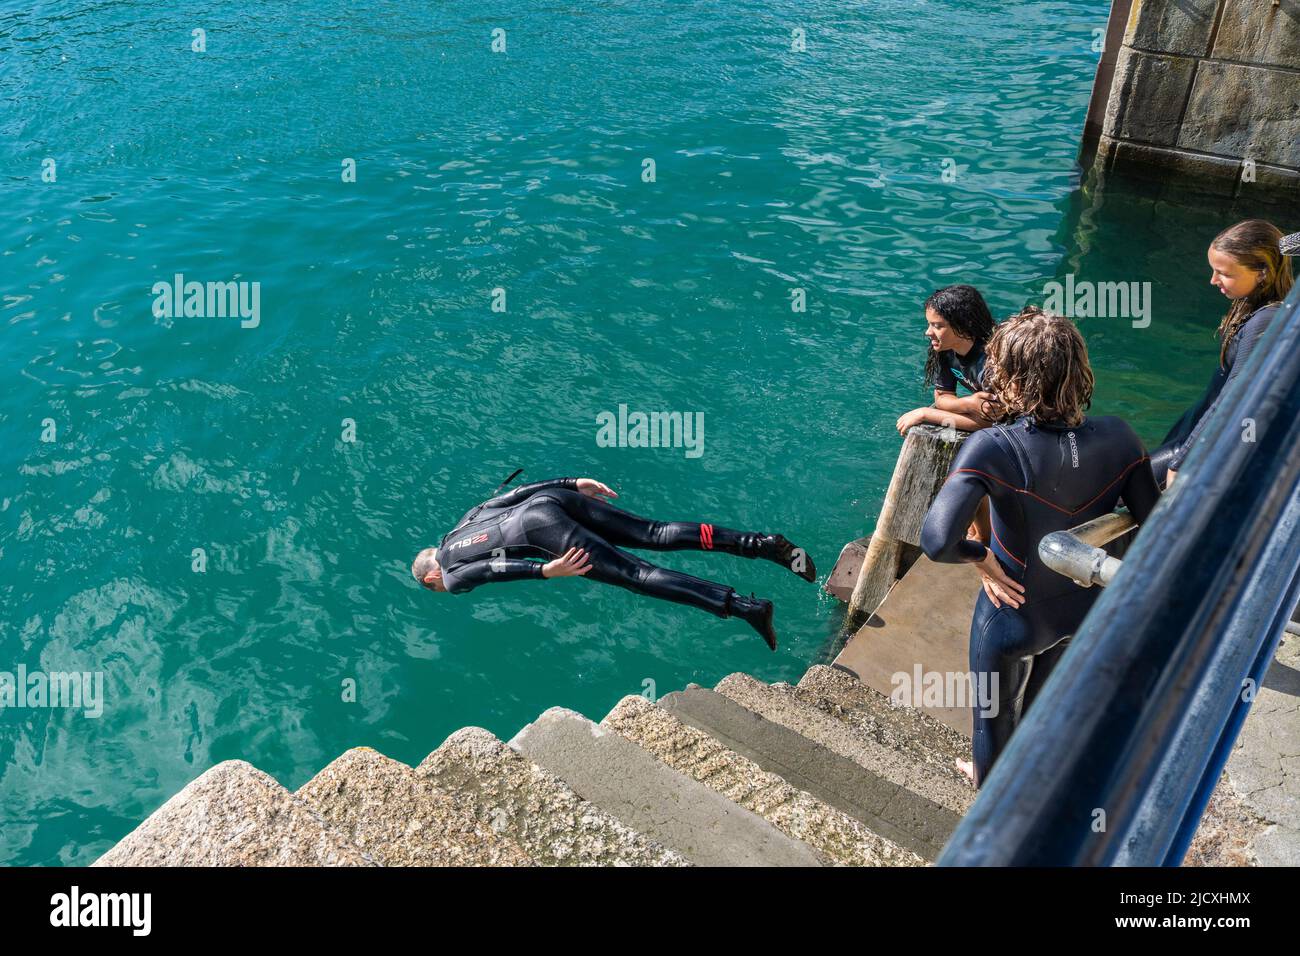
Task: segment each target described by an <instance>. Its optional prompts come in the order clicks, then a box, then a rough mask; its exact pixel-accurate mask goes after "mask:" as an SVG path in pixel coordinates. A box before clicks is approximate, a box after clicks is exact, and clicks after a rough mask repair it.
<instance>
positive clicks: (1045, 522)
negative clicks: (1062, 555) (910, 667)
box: [921, 306, 1160, 785]
mask: <svg viewBox="0 0 1300 956" xmlns="http://www.w3.org/2000/svg"><path fill="white" fill-rule="evenodd" d="M988 363H989V366H988V368H987V369H986V373H985V377H984V383H985V386H986V387H987V388H989V390H990V391H991V392H993V393H994V395H995V397H996V398H997V400H998V402H999V403H1000V411H1001V412H1002V417H1001V419H1000V421H999V422H998V423H997V424H994V425H993V426H992V427H990V428H986V429H984V430H982V431H978V432H975V433H974V434H973V435H971V436H970V437H969V438H968V439H966V441H965V443H964V444H963V445H962V448H961V450H960V451H959V452H958V454H957V458H956V460H955V461H954V462H953V466H952V471H951V472H950V473H949V475H948V480H947V481H946V482H945V484H944V486H943V488H942V489H941V490H940V492H939V495H938V497H937V498H936V499H935V501H934V504H933V505H932V506H931V508H930V511H929V513H928V514H927V515H926V518H925V525H924V527H923V528H922V530H921V547H922V549H923V550H924V551H925V553H926V555H927V556H928V557H929V558H930V559H931V560H933V561H947V562H954V563H955V562H962V561H964V562H970V563H973V564H976V565H977V566H978V567H979V570H980V574H981V576H982V577H983V591H982V592H981V593H980V595H979V596H978V598H977V600H976V603H975V614H974V617H973V619H972V620H971V633H970V668H971V671H972V672H973V673H974V675H975V676H976V678H977V680H978V679H980V678H981V677H982V675H989V677H988V678H987V680H988V682H989V683H991V682H992V678H993V677H996V678H997V688H998V699H997V701H996V705H997V707H996V713H993V714H989V713H986V712H985V711H984V709H983V708H982V707H976V708H974V709H973V717H974V733H973V735H972V749H973V751H974V767H973V777H974V780H975V783H976V785H979V784H981V783H983V781H984V780H985V778H986V777H987V776H988V773H989V770H990V769H991V768H992V766H993V762H994V761H995V760H996V759H997V756H998V754H1000V753H1001V752H1002V750H1003V749H1004V748H1005V747H1006V745H1007V742H1008V740H1010V738H1011V734H1012V732H1013V731H1014V730H1015V728H1016V725H1017V724H1018V723H1019V721H1020V717H1021V714H1022V712H1023V711H1024V710H1025V709H1026V708H1028V707H1029V706H1030V704H1031V703H1032V702H1033V700H1034V697H1035V696H1036V695H1037V693H1038V692H1039V690H1040V689H1041V688H1042V686H1043V683H1044V682H1045V681H1046V679H1047V676H1048V675H1049V674H1050V673H1051V671H1052V668H1053V667H1055V666H1056V663H1057V661H1058V660H1059V659H1060V658H1061V656H1062V655H1063V654H1064V652H1065V649H1066V646H1067V645H1068V643H1069V637H1070V636H1071V635H1072V634H1073V633H1074V632H1075V630H1076V629H1077V628H1078V626H1079V624H1080V623H1082V621H1083V618H1084V615H1085V614H1087V613H1088V609H1089V608H1090V607H1091V606H1092V604H1093V602H1094V601H1095V600H1096V599H1097V594H1098V589H1097V588H1081V587H1079V586H1078V585H1077V584H1075V583H1074V582H1073V581H1071V580H1070V579H1069V578H1067V577H1065V576H1064V575H1060V574H1057V573H1056V572H1054V571H1052V570H1050V569H1049V568H1047V567H1046V566H1045V565H1043V563H1042V562H1041V561H1040V560H1039V558H1038V542H1039V541H1041V540H1042V539H1043V537H1044V536H1045V535H1047V534H1049V533H1051V532H1053V531H1063V530H1065V529H1068V528H1072V527H1074V526H1075V525H1079V524H1083V523H1084V522H1085V521H1090V520H1092V519H1093V518H1097V517H1100V516H1101V515H1103V514H1108V513H1109V512H1111V511H1113V510H1114V509H1115V506H1116V505H1117V504H1118V503H1119V501H1120V499H1123V501H1124V503H1125V504H1126V505H1127V506H1128V509H1129V511H1130V512H1131V513H1132V515H1133V517H1134V518H1136V519H1137V521H1138V523H1139V524H1140V523H1141V522H1143V521H1145V520H1146V519H1147V516H1148V515H1149V514H1150V513H1151V509H1152V508H1153V507H1154V506H1155V503H1156V499H1157V498H1158V497H1159V494H1160V492H1159V489H1158V488H1157V487H1156V481H1155V477H1154V476H1153V475H1152V473H1151V461H1150V459H1149V458H1148V457H1147V453H1146V450H1145V449H1144V448H1143V447H1142V443H1141V441H1139V440H1138V437H1137V435H1135V434H1134V433H1133V429H1132V428H1130V427H1129V426H1128V424H1127V423H1125V422H1124V421H1123V420H1121V419H1119V418H1086V417H1084V414H1083V410H1084V409H1085V408H1087V407H1088V405H1089V403H1090V401H1091V399H1092V387H1093V376H1092V370H1091V368H1089V366H1088V351H1087V347H1086V346H1085V345H1084V341H1083V336H1081V335H1080V334H1079V330H1078V329H1076V328H1075V327H1074V324H1073V323H1072V322H1070V321H1069V319H1065V318H1062V317H1061V316H1058V315H1052V314H1050V313H1045V312H1043V311H1042V310H1041V309H1038V308H1035V307H1032V306H1031V307H1029V308H1027V309H1025V310H1024V311H1023V312H1021V314H1020V315H1017V316H1014V317H1013V318H1011V319H1008V320H1007V321H1006V322H1004V323H1003V324H1002V325H1000V326H998V330H997V332H995V333H994V335H993V338H992V339H990V341H989V345H988ZM986 497H987V498H988V499H989V500H990V501H991V502H992V525H993V527H992V532H993V533H992V539H991V543H990V545H989V546H988V547H986V546H985V545H984V544H982V543H981V542H979V541H977V540H974V539H970V538H967V537H966V529H967V526H968V525H969V524H970V518H971V515H973V514H974V513H975V509H976V507H977V506H978V505H979V503H980V502H981V501H982V500H983V499H984V498H986ZM984 686H988V684H985V685H984ZM962 769H963V770H966V769H967V768H966V767H963V768H962Z"/></svg>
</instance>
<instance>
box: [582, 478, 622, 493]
mask: <svg viewBox="0 0 1300 956" xmlns="http://www.w3.org/2000/svg"><path fill="white" fill-rule="evenodd" d="M578 490H579V491H581V492H582V493H583V494H584V495H586V496H587V497H588V498H617V497H618V492H617V491H615V490H614V489H613V488H611V487H610V486H609V485H607V484H605V483H604V482H603V481H597V480H596V479H595V478H579V479H578Z"/></svg>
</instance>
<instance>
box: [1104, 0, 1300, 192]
mask: <svg viewBox="0 0 1300 956" xmlns="http://www.w3.org/2000/svg"><path fill="white" fill-rule="evenodd" d="M1126 3H1127V0H1115V10H1114V14H1115V15H1116V16H1122V15H1123V12H1124V11H1123V9H1122V7H1123V6H1124V5H1126ZM1127 5H1128V6H1129V9H1128V22H1127V28H1126V29H1125V31H1124V39H1123V46H1122V47H1121V48H1120V50H1119V51H1118V55H1117V56H1116V58H1115V63H1114V70H1113V76H1106V75H1104V74H1105V72H1108V71H1101V70H1099V71H1098V83H1105V82H1109V93H1108V95H1107V96H1105V97H1104V98H1103V97H1101V96H1099V95H1097V93H1099V92H1100V91H1094V106H1093V110H1094V112H1095V111H1096V110H1097V109H1098V108H1099V104H1100V103H1102V102H1104V103H1105V113H1104V117H1103V118H1101V122H1100V123H1099V124H1098V123H1097V122H1096V120H1097V119H1098V118H1097V117H1096V116H1093V115H1090V117H1089V119H1090V121H1091V125H1092V126H1093V127H1096V126H1099V127H1100V136H1099V139H1098V141H1097V143H1096V144H1095V148H1092V144H1090V143H1087V142H1085V144H1084V152H1085V157H1089V156H1093V157H1095V159H1094V162H1095V163H1096V164H1098V165H1100V166H1101V167H1102V168H1103V169H1107V170H1116V171H1120V172H1137V173H1147V174H1150V173H1156V174H1158V175H1161V176H1162V177H1173V178H1180V179H1188V180H1195V181H1197V182H1198V183H1200V184H1202V185H1205V186H1208V187H1210V188H1212V189H1213V190H1214V191H1215V192H1220V193H1225V194H1228V195H1241V194H1244V193H1246V192H1248V191H1249V192H1250V193H1252V194H1258V198H1260V199H1264V200H1268V199H1278V200H1283V201H1288V202H1290V201H1294V200H1295V199H1296V198H1297V196H1300V0H1131V4H1127Z"/></svg>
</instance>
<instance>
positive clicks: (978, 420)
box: [897, 285, 993, 435]
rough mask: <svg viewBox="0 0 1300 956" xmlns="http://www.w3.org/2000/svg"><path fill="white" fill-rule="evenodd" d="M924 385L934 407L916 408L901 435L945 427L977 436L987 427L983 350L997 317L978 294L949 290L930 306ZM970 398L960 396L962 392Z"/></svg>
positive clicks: (969, 289) (932, 299) (964, 288)
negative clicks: (930, 391)
mask: <svg viewBox="0 0 1300 956" xmlns="http://www.w3.org/2000/svg"><path fill="white" fill-rule="evenodd" d="M925 322H926V325H925V337H926V338H927V339H928V340H929V341H930V352H929V355H927V356H926V360H925V384H926V385H927V386H933V387H934V404H933V405H930V406H927V407H925V408H914V409H912V410H911V411H910V412H907V413H906V414H904V415H902V416H901V417H900V418H899V419H898V425H897V427H898V433H899V434H900V435H903V434H906V433H907V430H908V429H909V428H911V427H912V426H913V425H920V424H925V423H928V424H931V425H944V426H949V425H950V426H951V427H953V428H957V429H960V430H961V431H967V432H973V431H978V430H979V429H981V428H983V427H984V426H985V425H987V424H988V418H987V416H986V413H985V410H984V403H985V402H986V401H988V399H989V398H990V396H989V394H988V392H987V391H986V390H985V388H984V384H983V380H982V379H983V374H984V349H985V345H986V343H987V342H988V340H989V336H991V335H992V334H993V313H991V312H990V311H989V307H988V304H987V303H986V302H985V301H984V297H983V296H982V295H980V294H979V290H978V289H976V288H975V287H974V286H969V285H950V286H946V287H945V288H942V289H939V290H938V291H936V292H935V293H934V294H932V295H931V296H930V298H928V299H926V300H925ZM958 385H961V387H962V388H963V389H965V390H966V391H967V392H969V393H970V394H969V395H963V396H960V397H959V396H958V394H957V386H958Z"/></svg>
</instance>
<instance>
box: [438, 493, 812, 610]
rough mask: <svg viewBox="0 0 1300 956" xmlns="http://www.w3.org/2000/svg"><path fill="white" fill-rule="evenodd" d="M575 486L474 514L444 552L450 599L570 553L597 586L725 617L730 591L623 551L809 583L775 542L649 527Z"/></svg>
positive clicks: (693, 527)
mask: <svg viewBox="0 0 1300 956" xmlns="http://www.w3.org/2000/svg"><path fill="white" fill-rule="evenodd" d="M577 487H578V480H577V479H576V478H553V479H550V480H548V481H537V482H533V483H532V484H528V485H522V486H520V487H518V488H515V489H514V490H512V491H509V492H506V493H505V494H502V495H498V496H497V497H495V498H491V499H489V500H488V501H485V502H484V503H483V504H481V505H479V506H478V507H476V508H473V509H471V510H470V511H469V512H468V513H466V515H465V516H464V517H463V518H461V520H460V522H459V523H458V524H457V525H456V527H455V528H454V529H453V530H452V531H451V532H450V533H448V534H447V535H446V537H444V538H443V539H442V543H441V544H440V545H439V546H438V563H439V564H440V565H441V566H442V581H443V584H444V586H445V587H446V588H447V590H448V591H450V592H451V593H453V594H461V593H464V592H466V591H470V590H472V589H473V588H476V587H478V586H479V585H481V584H489V583H495V582H501V581H516V580H522V579H528V578H540V577H541V576H542V564H543V563H544V562H546V561H549V560H551V559H552V558H556V557H559V556H560V555H562V554H564V553H565V552H566V551H567V550H568V549H569V548H583V549H585V550H586V551H587V552H589V554H590V557H591V571H590V572H588V574H587V575H586V576H587V577H588V578H590V579H591V580H594V581H600V582H603V583H605V584H613V585H616V586H618V587H621V588H626V589H628V590H629V591H635V592H637V593H638V594H645V595H648V596H650V597H657V598H662V599H663V600H665V601H674V602H676V603H678V604H688V605H690V606H692V607H697V608H700V609H701V610H704V611H708V612H709V613H710V614H716V615H717V616H718V617H729V616H731V614H733V613H735V608H734V607H733V604H734V601H733V598H734V596H735V594H736V592H735V591H734V590H733V589H732V588H730V587H727V586H726V585H724V584H718V583H716V582H713V581H706V580H704V579H703V578H697V577H692V576H691V575H689V574H682V573H681V572H679V571H670V570H668V569H666V568H661V567H657V566H655V565H653V564H651V563H649V562H648V561H645V560H642V559H641V558H639V557H637V556H636V555H633V554H628V553H627V552H626V551H623V550H621V549H622V548H645V549H648V550H651V551H713V550H718V551H722V552H724V553H727V554H737V555H740V556H742V557H747V558H768V559H769V560H773V561H778V562H779V563H784V564H786V566H787V567H790V568H791V570H794V571H795V572H796V573H798V574H800V576H803V577H805V578H807V579H809V580H811V579H813V577H814V576H815V574H816V571H815V569H814V568H813V565H812V561H811V558H804V559H803V560H801V561H799V562H797V563H793V564H792V563H791V560H790V558H791V554H790V552H791V551H792V550H793V548H792V546H790V545H789V543H788V542H786V541H785V539H784V538H781V537H780V536H779V535H776V536H773V535H761V534H757V533H752V532H743V531H733V530H732V529H730V528H724V527H721V526H719V525H714V524H701V523H698V522H693V521H651V520H649V519H647V518H641V517H638V516H636V515H634V514H630V513H628V512H626V511H624V510H622V509H621V508H616V507H614V506H613V505H611V504H609V503H608V502H606V501H603V500H601V499H598V498H589V497H587V496H586V495H584V494H582V493H581V492H580V491H578V490H577Z"/></svg>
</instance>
